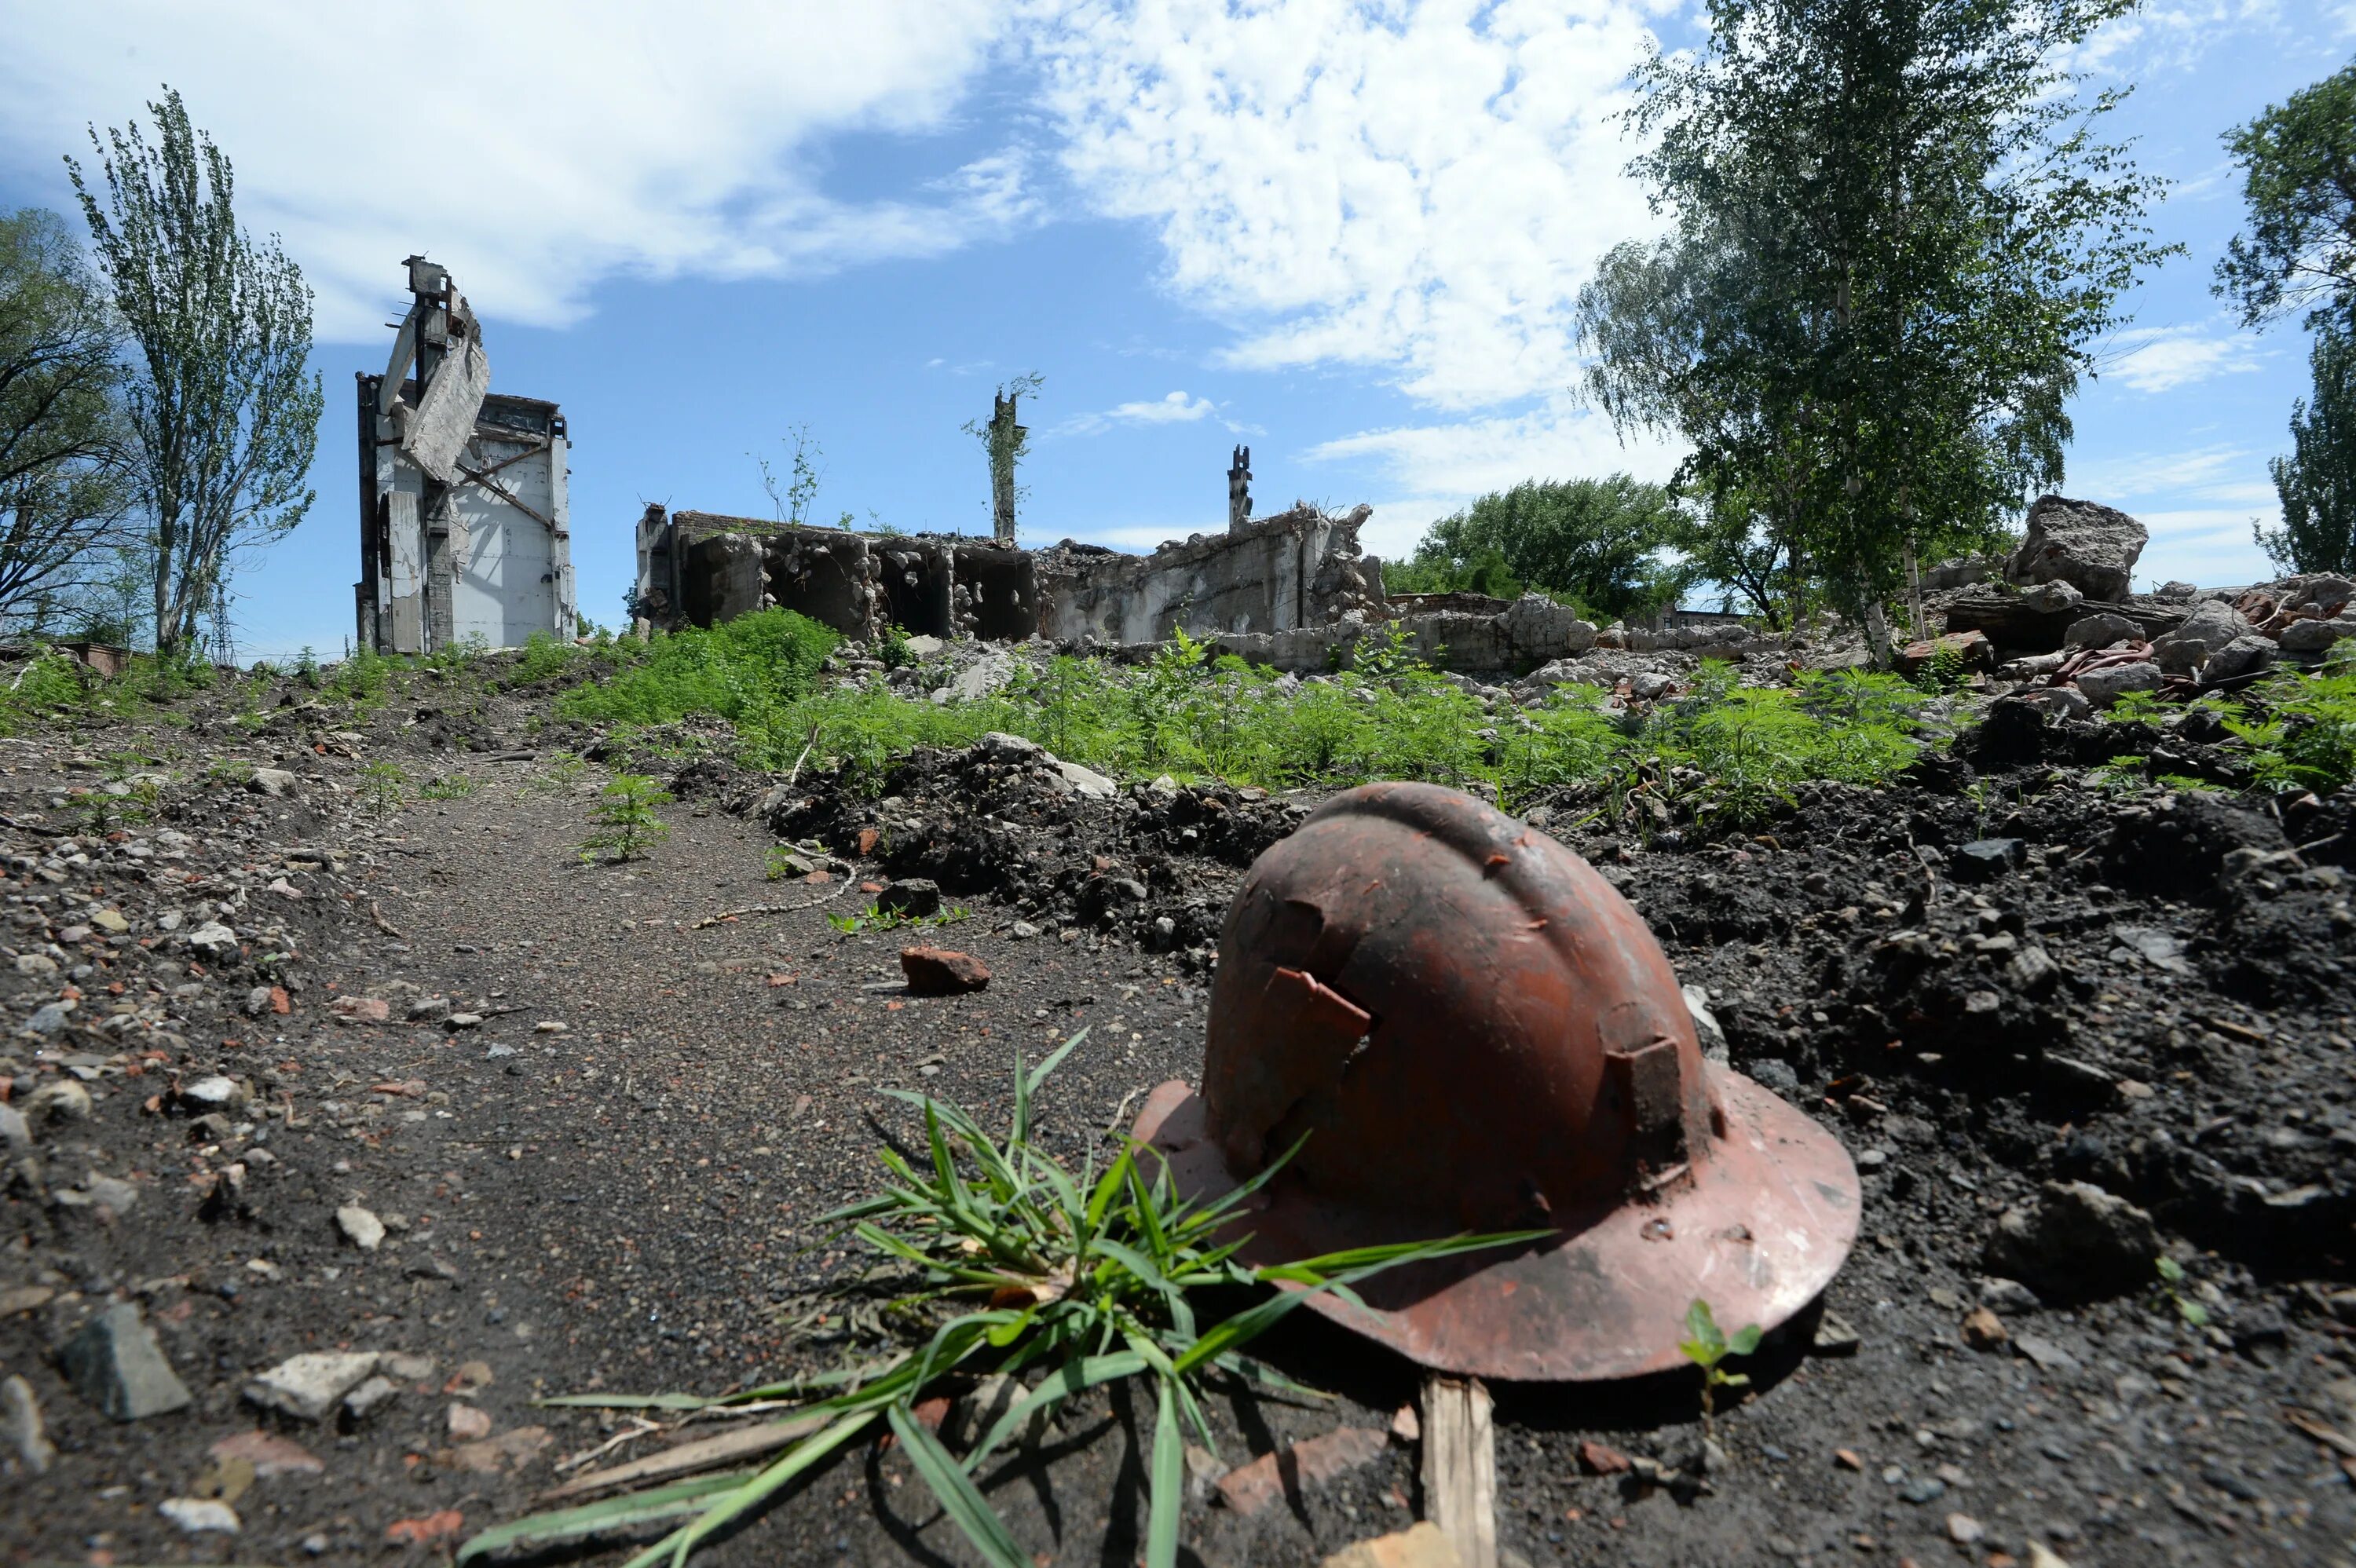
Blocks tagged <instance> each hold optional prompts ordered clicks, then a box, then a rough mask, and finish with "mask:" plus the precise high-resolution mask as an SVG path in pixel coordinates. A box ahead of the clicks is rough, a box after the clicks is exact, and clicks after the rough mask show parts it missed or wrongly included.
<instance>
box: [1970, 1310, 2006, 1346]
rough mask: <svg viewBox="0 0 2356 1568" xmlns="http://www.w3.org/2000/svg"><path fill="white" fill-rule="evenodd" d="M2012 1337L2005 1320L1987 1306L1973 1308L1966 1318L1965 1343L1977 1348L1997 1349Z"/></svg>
mask: <svg viewBox="0 0 2356 1568" xmlns="http://www.w3.org/2000/svg"><path fill="white" fill-rule="evenodd" d="M2011 1338H2012V1336H2011V1335H2010V1334H2009V1333H2008V1332H2007V1331H2006V1329H2005V1326H2004V1320H2003V1319H2002V1318H2000V1317H1997V1315H1996V1314H1995V1313H1993V1312H1991V1311H1989V1310H1988V1309H1987V1307H1974V1308H1972V1310H1971V1314H1970V1315H1969V1316H1968V1317H1965V1319H1964V1343H1965V1344H1966V1345H1969V1346H1970V1347H1971V1348H1972V1349H1975V1350H1994V1349H1999V1348H2001V1347H2002V1346H2003V1345H2004V1343H2005V1342H2006V1341H2007V1340H2008V1339H2011Z"/></svg>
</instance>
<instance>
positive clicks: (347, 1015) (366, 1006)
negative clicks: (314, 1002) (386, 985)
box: [327, 997, 392, 1024]
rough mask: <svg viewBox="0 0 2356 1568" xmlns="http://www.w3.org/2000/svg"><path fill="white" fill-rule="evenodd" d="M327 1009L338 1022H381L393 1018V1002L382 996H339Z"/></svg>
mask: <svg viewBox="0 0 2356 1568" xmlns="http://www.w3.org/2000/svg"><path fill="white" fill-rule="evenodd" d="M327 1011H328V1012H329V1013H331V1014H333V1015H334V1017H335V1019H336V1021H337V1023H347V1024H380V1023H385V1022H388V1021H390V1020H391V1018H392V1004H391V1002H388V1001H386V1000H385V999H384V998H383V997H337V998H336V999H335V1000H334V1001H332V1002H330V1003H328V1004H327Z"/></svg>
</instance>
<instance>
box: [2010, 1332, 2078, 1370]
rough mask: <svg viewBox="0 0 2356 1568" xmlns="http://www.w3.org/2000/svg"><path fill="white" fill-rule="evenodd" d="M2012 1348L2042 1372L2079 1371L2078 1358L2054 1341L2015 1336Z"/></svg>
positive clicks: (2029, 1336)
mask: <svg viewBox="0 0 2356 1568" xmlns="http://www.w3.org/2000/svg"><path fill="white" fill-rule="evenodd" d="M2012 1346H2013V1349H2016V1350H2019V1352H2020V1353H2021V1354H2022V1355H2024V1356H2026V1357H2028V1358H2029V1360H2031V1361H2033V1362H2035V1363H2036V1365H2037V1369H2038V1370H2039V1371H2047V1372H2068V1371H2076V1370H2077V1369H2078V1365H2079V1361H2078V1358H2077V1357H2075V1356H2073V1355H2072V1354H2071V1353H2070V1352H2069V1351H2067V1350H2065V1349H2062V1348H2061V1346H2059V1345H2057V1344H2055V1343H2054V1342H2053V1341H2052V1340H2051V1339H2044V1338H2042V1337H2040V1336H2039V1335H2036V1334H2016V1335H2014V1336H2013V1339H2012Z"/></svg>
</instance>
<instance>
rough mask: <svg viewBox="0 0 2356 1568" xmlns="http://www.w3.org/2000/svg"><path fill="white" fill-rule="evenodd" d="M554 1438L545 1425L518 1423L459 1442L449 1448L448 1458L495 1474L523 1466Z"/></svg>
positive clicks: (485, 1472) (465, 1468)
mask: <svg viewBox="0 0 2356 1568" xmlns="http://www.w3.org/2000/svg"><path fill="white" fill-rule="evenodd" d="M554 1441H556V1439H555V1438H554V1437H552V1436H551V1435H549V1431H548V1428H547V1427H545V1426H519V1427H517V1428H516V1429H515V1430H514V1431H512V1432H502V1433H500V1434H499V1435H498V1436H497V1437H486V1438H484V1439H482V1440H481V1441H480V1442H476V1443H461V1444H459V1445H458V1446H457V1447H455V1448H453V1449H452V1450H451V1451H450V1460H451V1463H453V1464H455V1466H457V1467H458V1468H460V1469H462V1470H471V1471H473V1472H475V1473H476V1474H477V1475H484V1476H495V1475H498V1473H499V1472H501V1471H503V1470H520V1469H522V1468H523V1467H525V1466H526V1465H529V1464H530V1463H531V1461H532V1460H533V1459H534V1458H536V1457H538V1456H539V1454H540V1451H541V1449H543V1448H545V1447H547V1446H548V1445H550V1444H551V1443H553V1442H554Z"/></svg>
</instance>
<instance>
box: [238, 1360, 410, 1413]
mask: <svg viewBox="0 0 2356 1568" xmlns="http://www.w3.org/2000/svg"><path fill="white" fill-rule="evenodd" d="M378 1360H380V1358H379V1357H378V1355H377V1353H376V1352H375V1351H374V1350H307V1351H305V1352H304V1353H303V1354H302V1355H299V1356H293V1357H289V1358H288V1359H287V1360H284V1361H281V1362H280V1363H279V1364H278V1365H276V1366H274V1367H273V1368H271V1369H270V1370H269V1371H266V1372H263V1373H262V1375H261V1376H259V1377H257V1378H255V1379H254V1380H253V1381H251V1382H249V1383H247V1384H246V1385H245V1398H246V1401H247V1402H248V1403H252V1404H258V1405H260V1406H262V1408H263V1409H265V1410H275V1411H279V1412H282V1413H284V1414H287V1415H291V1416H294V1417H295V1418H296V1419H298V1420H301V1421H323V1420H325V1419H326V1418H327V1413H328V1412H329V1411H331V1410H333V1409H335V1408H336V1404H337V1401H339V1400H341V1399H342V1398H343V1397H344V1395H346V1394H348V1393H349V1392H351V1391H352V1390H354V1389H356V1388H358V1387H359V1385H360V1384H361V1383H363V1382H365V1381H367V1380H368V1378H369V1374H370V1373H372V1372H374V1371H376V1368H377V1362H378Z"/></svg>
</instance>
